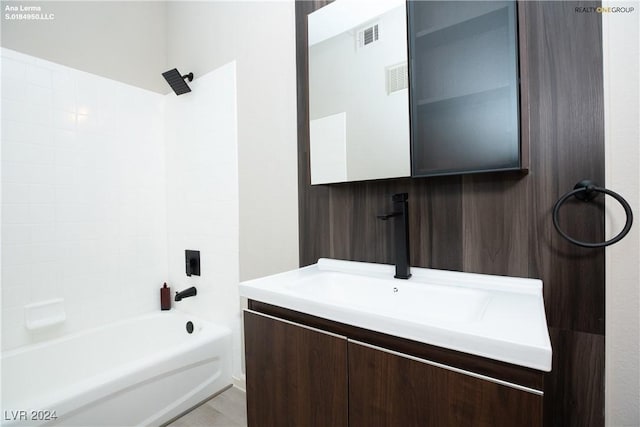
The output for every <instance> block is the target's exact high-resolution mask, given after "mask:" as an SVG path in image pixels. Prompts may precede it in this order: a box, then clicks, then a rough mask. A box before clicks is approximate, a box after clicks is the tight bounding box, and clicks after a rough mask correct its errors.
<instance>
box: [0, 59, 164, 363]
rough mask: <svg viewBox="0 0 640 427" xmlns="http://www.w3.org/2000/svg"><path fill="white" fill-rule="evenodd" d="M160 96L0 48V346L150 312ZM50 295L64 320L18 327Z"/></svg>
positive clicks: (159, 262) (158, 235)
mask: <svg viewBox="0 0 640 427" xmlns="http://www.w3.org/2000/svg"><path fill="white" fill-rule="evenodd" d="M162 102H163V96H162V95H159V94H156V93H152V92H149V91H146V90H143V89H140V88H136V87H133V86H128V85H126V84H123V83H120V82H116V81H113V80H109V79H106V78H103V77H99V76H96V75H92V74H88V73H85V72H81V71H77V70H74V69H71V68H67V67H64V66H61V65H57V64H54V63H51V62H48V61H44V60H41V59H37V58H34V57H32V56H27V55H23V54H20V53H17V52H14V51H11V50H8V49H2V349H3V350H7V349H10V348H14V347H18V346H21V345H24V344H28V343H31V342H35V341H39V340H42V339H46V338H51V337H54V336H58V335H61V334H63V333H68V332H73V331H77V330H80V329H84V328H90V327H93V326H96V325H99V324H103V323H109V322H111V321H114V320H116V319H120V318H122V317H128V316H132V315H135V314H138V313H144V312H147V311H151V310H154V309H157V308H158V304H159V302H158V288H159V286H160V285H161V284H162V281H163V279H164V278H165V277H166V271H167V269H166V233H165V229H166V219H165V206H166V196H165V179H164V145H163V123H162V114H163V112H162ZM54 297H62V298H64V300H65V309H66V315H67V320H66V322H65V323H64V324H62V325H59V326H52V327H50V328H49V329H47V330H44V331H40V332H29V331H27V330H26V329H25V327H24V312H23V306H24V305H25V304H29V303H34V302H38V301H43V300H48V299H51V298H54Z"/></svg>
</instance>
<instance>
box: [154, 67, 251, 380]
mask: <svg viewBox="0 0 640 427" xmlns="http://www.w3.org/2000/svg"><path fill="white" fill-rule="evenodd" d="M190 86H191V88H192V92H190V93H188V94H186V95H182V96H175V95H174V94H169V95H166V119H165V120H166V127H165V129H166V167H167V237H168V255H169V258H168V260H169V263H168V265H169V275H168V277H169V284H170V286H171V287H172V293H173V292H174V291H179V290H182V289H185V288H188V287H190V286H195V287H196V288H197V290H198V295H197V296H196V297H194V298H187V299H184V300H183V301H181V302H174V303H173V305H174V307H175V308H177V309H179V310H183V311H186V312H188V313H191V314H196V315H198V316H200V317H203V318H205V319H208V320H211V321H214V322H216V323H218V324H221V325H225V326H227V327H228V328H229V329H231V330H232V331H233V338H232V340H233V358H234V359H233V369H234V375H239V374H240V373H241V362H240V360H241V350H240V347H241V346H240V297H239V296H238V282H239V273H238V272H239V269H238V155H237V147H238V144H237V124H236V67H235V63H233V62H232V63H229V64H227V65H224V66H222V67H220V68H218V69H216V70H214V71H211V72H209V73H207V74H205V75H203V76H200V77H199V78H197V79H195V80H194V81H193V82H192V83H190ZM185 249H191V250H199V251H200V263H201V264H200V270H201V271H200V276H191V277H187V276H186V272H185V253H184V251H185Z"/></svg>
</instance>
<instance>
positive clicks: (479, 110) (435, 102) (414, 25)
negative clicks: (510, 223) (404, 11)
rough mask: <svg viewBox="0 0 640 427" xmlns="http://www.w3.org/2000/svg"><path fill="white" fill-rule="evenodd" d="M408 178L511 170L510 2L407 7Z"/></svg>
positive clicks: (514, 87) (513, 45) (514, 67)
mask: <svg viewBox="0 0 640 427" xmlns="http://www.w3.org/2000/svg"><path fill="white" fill-rule="evenodd" d="M408 17H409V22H408V24H409V25H408V30H409V52H410V79H411V80H410V84H411V94H410V97H411V134H412V135H411V140H412V146H411V163H412V165H411V167H412V176H416V177H420V176H432V175H448V174H461V173H474V172H488V171H498V170H518V169H521V164H520V158H521V155H520V154H521V153H520V151H521V150H520V131H519V99H518V96H519V87H518V82H519V79H518V38H517V12H516V2H515V1H495V2H491V1H454V2H448V1H410V2H408Z"/></svg>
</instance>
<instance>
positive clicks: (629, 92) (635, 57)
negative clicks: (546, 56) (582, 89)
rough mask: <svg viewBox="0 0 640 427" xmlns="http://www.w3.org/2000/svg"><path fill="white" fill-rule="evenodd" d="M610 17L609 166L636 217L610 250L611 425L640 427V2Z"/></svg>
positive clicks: (613, 221)
mask: <svg viewBox="0 0 640 427" xmlns="http://www.w3.org/2000/svg"><path fill="white" fill-rule="evenodd" d="M603 6H605V7H608V6H611V7H634V8H635V10H634V12H632V13H603V14H602V19H603V48H604V52H603V53H604V95H605V165H606V186H607V188H609V189H611V190H613V191H615V192H618V193H620V194H621V195H623V196H624V197H625V198H626V199H627V201H628V202H629V204H630V205H631V208H632V209H633V212H634V214H635V223H634V224H633V227H632V228H631V232H630V233H629V234H628V235H627V237H625V238H624V239H623V240H622V241H620V242H619V243H617V244H615V245H613V246H609V247H608V248H607V249H606V252H605V256H606V328H607V330H606V337H607V339H606V357H605V361H606V362H605V363H606V368H605V420H606V424H607V425H608V426H615V427H621V426H638V425H640V265H639V264H638V260H639V259H640V223H639V222H640V221H639V220H640V148H639V147H640V145H639V141H640V124H639V118H640V85H639V81H638V76H640V67H639V66H638V64H639V56H640V32H639V29H640V2H637V1H635V2H618V1H609V2H603ZM606 208H607V215H606V226H607V237H608V238H610V237H612V236H613V235H614V234H616V233H618V232H619V231H620V230H621V229H622V227H623V225H624V221H625V215H624V211H622V209H621V208H619V207H618V206H617V202H615V201H614V200H611V199H609V198H608V200H607V202H606Z"/></svg>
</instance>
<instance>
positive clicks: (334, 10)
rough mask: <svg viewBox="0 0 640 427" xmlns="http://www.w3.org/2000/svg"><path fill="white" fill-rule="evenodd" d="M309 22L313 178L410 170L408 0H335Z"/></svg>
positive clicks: (358, 178) (382, 174)
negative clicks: (406, 0)
mask: <svg viewBox="0 0 640 427" xmlns="http://www.w3.org/2000/svg"><path fill="white" fill-rule="evenodd" d="M307 22H308V49H309V50H308V53H309V139H310V144H309V151H310V165H311V184H328V183H337V182H346V181H364V180H371V179H384V178H396V177H406V176H409V175H410V174H411V171H410V169H411V168H410V157H409V153H410V142H409V132H410V131H409V89H408V66H407V11H406V2H405V0H366V1H362V0H336V1H334V2H331V3H330V4H328V5H326V6H324V7H322V8H320V9H318V10H316V11H315V12H313V13H311V14H309V15H308V19H307Z"/></svg>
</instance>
